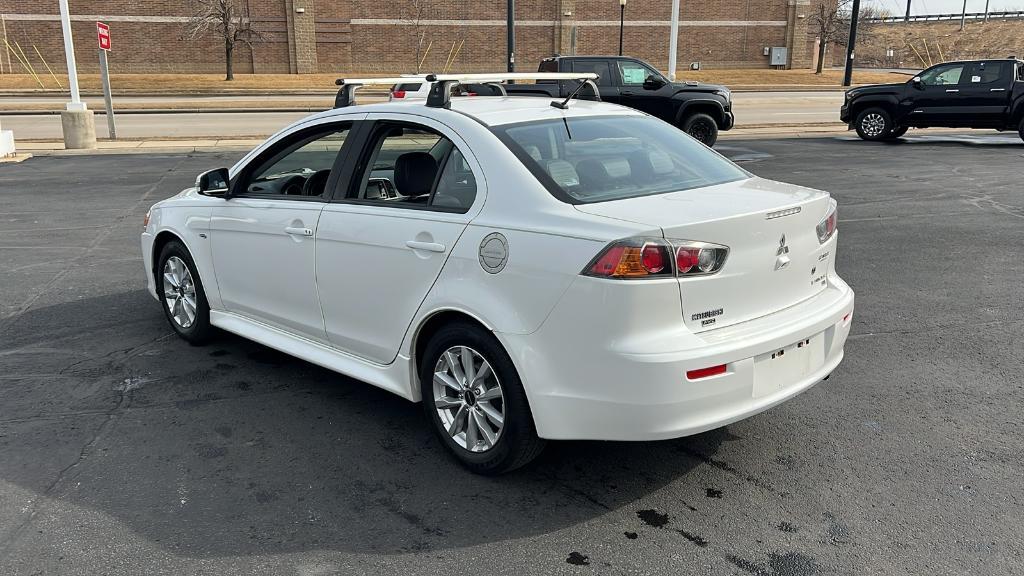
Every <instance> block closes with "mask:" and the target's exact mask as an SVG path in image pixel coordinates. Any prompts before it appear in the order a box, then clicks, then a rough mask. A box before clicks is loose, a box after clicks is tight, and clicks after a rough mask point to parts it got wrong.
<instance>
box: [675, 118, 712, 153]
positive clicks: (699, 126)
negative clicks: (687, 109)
mask: <svg viewBox="0 0 1024 576" xmlns="http://www.w3.org/2000/svg"><path fill="white" fill-rule="evenodd" d="M682 128H683V132H686V133H687V134H689V135H690V136H692V137H693V138H694V139H696V140H698V141H699V142H701V143H702V144H704V145H705V146H708V147H711V146H714V145H715V142H717V141H718V122H715V119H714V118H712V117H711V116H708V115H707V114H694V115H693V116H690V117H689V118H687V119H686V120H684V121H683V126H682Z"/></svg>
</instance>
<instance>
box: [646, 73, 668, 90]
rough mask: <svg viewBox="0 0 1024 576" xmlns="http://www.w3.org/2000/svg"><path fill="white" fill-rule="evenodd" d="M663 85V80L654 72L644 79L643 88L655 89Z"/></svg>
mask: <svg viewBox="0 0 1024 576" xmlns="http://www.w3.org/2000/svg"><path fill="white" fill-rule="evenodd" d="M664 85H665V81H664V80H662V79H661V78H659V77H658V76H655V75H654V74H650V75H648V76H647V78H646V79H644V90H657V89H658V88H661V87H662V86H664Z"/></svg>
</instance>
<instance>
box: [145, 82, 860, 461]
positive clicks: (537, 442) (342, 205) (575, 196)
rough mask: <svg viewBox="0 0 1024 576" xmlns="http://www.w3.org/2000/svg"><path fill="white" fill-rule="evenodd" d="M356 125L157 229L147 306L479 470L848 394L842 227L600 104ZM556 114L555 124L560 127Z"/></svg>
mask: <svg viewBox="0 0 1024 576" xmlns="http://www.w3.org/2000/svg"><path fill="white" fill-rule="evenodd" d="M551 104H552V102H551V101H549V100H548V99H542V98H531V97H520V98H509V97H499V96H496V97H477V98H454V99H450V101H449V99H447V98H446V99H445V101H444V104H443V105H441V106H438V105H429V104H428V105H425V104H423V103H409V104H403V103H383V104H374V105H365V106H346V107H343V108H337V109H334V110H330V111H327V112H324V113H320V114H316V115H313V116H311V117H309V118H306V119H305V120H302V121H300V122H297V123H295V124H293V125H292V126H289V127H288V128H285V129H284V130H282V131H281V132H279V133H277V134H276V135H274V136H272V137H271V138H270V139H269V140H267V141H266V142H265V143H263V144H262V145H260V146H259V147H258V148H256V149H255V150H253V151H252V152H250V153H249V154H247V155H246V156H245V157H244V158H242V159H241V160H240V161H239V162H238V163H237V164H235V166H234V167H232V168H231V169H230V170H227V169H218V170H213V171H210V172H207V173H205V174H203V175H201V176H200V178H199V179H198V180H197V186H196V187H195V188H190V189H187V190H184V191H183V192H181V193H180V194H178V195H177V196H174V197H172V198H169V199H167V200H164V201H161V202H159V203H157V204H155V205H154V206H153V207H152V209H151V210H150V212H149V213H148V215H147V220H146V225H145V231H144V232H143V234H142V253H143V256H144V260H145V267H146V268H145V270H146V275H147V278H148V281H149V283H148V285H149V291H150V292H151V293H152V295H153V296H154V297H155V298H157V299H158V300H159V301H160V302H161V304H162V305H163V308H164V311H165V312H166V315H167V318H168V320H169V321H170V325H171V327H172V328H173V329H174V330H175V331H176V332H177V333H178V334H179V335H180V336H181V337H182V338H184V339H185V340H187V341H189V342H192V343H200V342H204V341H206V340H207V339H209V338H210V337H211V335H212V334H213V332H214V330H213V329H214V327H216V328H220V329H223V330H227V331H229V332H233V333H235V334H238V335H241V336H243V337H245V338H249V339H252V340H255V341H257V342H260V343H262V344H264V345H266V346H269V347H272V348H275V349H277V350H280V351H283V352H286V353H288V354H292V355H294V356H297V357H299V358H302V359H305V360H307V361H309V362H313V363H316V364H319V365H321V366H324V367H327V368H329V369H332V370H335V371H337V372H340V373H343V374H346V375H349V376H351V377H353V378H357V379H359V380H362V381H365V382H367V383H369V384H372V385H375V386H379V387H381V388H384V389H386V390H389V391H391V392H394V393H395V394H398V395H399V396H402V397H403V398H406V399H408V400H411V401H421V400H422V403H423V406H424V410H425V413H426V415H427V418H428V420H429V421H430V425H431V426H432V427H433V428H434V429H435V431H436V432H437V434H438V436H439V437H440V438H441V441H442V442H443V443H444V444H445V445H446V446H447V447H448V449H449V450H450V451H451V452H452V453H453V454H454V455H455V456H456V457H457V458H458V459H459V460H461V461H462V462H463V463H464V464H465V465H466V466H467V467H468V468H470V469H471V470H473V471H475V472H479V473H491V474H494V473H500V472H504V471H508V470H511V469H514V468H516V467H518V466H521V465H523V464H525V463H526V462H528V461H530V460H531V459H532V458H534V457H535V456H536V455H537V454H538V453H539V452H540V450H541V449H542V447H543V445H544V440H545V439H552V440H554V439H600V440H657V439H665V438H675V437H680V436H686V435H690V434H696V433H699V432H702V431H705V430H709V429H713V428H716V427H720V426H723V425H726V424H729V423H731V422H735V421H737V420H740V419H743V418H746V417H749V416H751V415H754V414H757V413H759V412H761V411H763V410H766V409H767V408H769V407H771V406H774V405H776V404H779V403H780V402H783V401H785V400H788V399H790V398H792V397H794V396H796V395H797V394H799V393H800V392H803V391H804V390H807V389H808V388H810V387H811V386H813V385H814V384H816V383H817V382H819V381H821V380H822V379H824V378H827V377H828V376H829V374H830V373H831V372H832V371H833V370H834V369H835V368H836V366H837V365H838V364H839V363H840V361H841V360H842V358H843V346H844V343H845V342H846V338H847V335H848V334H849V330H850V323H851V316H852V313H853V306H854V295H853V291H852V290H851V289H850V287H849V286H848V285H847V284H846V283H845V282H843V280H842V279H841V278H840V277H839V276H838V275H837V274H836V271H835V259H836V258H835V257H836V242H837V236H838V235H837V233H836V203H835V201H834V200H832V199H831V198H830V197H829V195H828V194H827V193H825V192H821V191H818V190H811V189H808V188H803V187H800V186H795V185H790V184H783V183H779V182H773V181H769V180H765V179H762V178H758V177H755V176H753V175H751V174H750V173H748V172H746V171H744V170H743V169H742V168H739V167H738V166H736V165H734V164H733V163H732V162H730V161H729V160H727V159H725V158H723V157H722V156H720V155H719V154H717V153H716V152H714V151H713V150H711V149H709V148H707V147H705V146H704V145H702V144H700V143H698V142H697V141H695V140H693V139H692V138H690V137H689V136H687V135H686V134H684V133H683V132H681V131H679V130H677V129H676V128H674V127H673V126H671V125H669V124H666V123H664V122H662V121H660V120H657V119H655V118H653V117H650V116H647V115H645V114H643V113H641V112H638V111H635V110H632V109H630V108H625V107H621V106H616V105H612V104H606V103H602V102H592V101H573V102H571V103H569V104H568V106H567V107H565V108H562V107H559V106H557V105H556V106H552V105H551ZM555 104H559V103H555Z"/></svg>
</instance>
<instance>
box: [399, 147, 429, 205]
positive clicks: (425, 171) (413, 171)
mask: <svg viewBox="0 0 1024 576" xmlns="http://www.w3.org/2000/svg"><path fill="white" fill-rule="evenodd" d="M435 176H437V162H436V161H434V157H433V156H431V155H430V154H427V153H426V152H406V153H405V154H402V155H401V156H399V157H398V159H396V160H395V187H396V188H398V192H399V193H400V194H402V195H403V196H422V195H423V194H430V189H431V188H432V187H433V186H434V177H435Z"/></svg>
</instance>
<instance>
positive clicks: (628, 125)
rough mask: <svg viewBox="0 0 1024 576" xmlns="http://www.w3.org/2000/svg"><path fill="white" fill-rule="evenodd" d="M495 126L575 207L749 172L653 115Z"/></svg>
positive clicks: (745, 175) (558, 194)
mask: <svg viewBox="0 0 1024 576" xmlns="http://www.w3.org/2000/svg"><path fill="white" fill-rule="evenodd" d="M493 130H494V132H495V134H497V135H498V138H500V139H501V140H502V141H503V142H504V143H505V145H506V146H508V147H509V148H510V149H511V150H512V152H513V153H515V154H516V156H518V157H519V159H520V160H521V161H522V162H523V163H524V164H525V165H526V167H527V168H529V169H530V171H531V172H533V174H534V176H536V177H537V179H538V180H540V182H541V183H542V184H544V186H545V187H546V188H547V189H548V191H550V192H551V193H552V194H553V195H554V196H555V197H556V198H558V199H560V200H562V201H565V202H569V203H572V204H587V203H591V202H604V201H608V200H619V199H622V198H635V197H637V196H649V195H652V194H662V193H665V192H678V191H680V190H690V189H693V188H701V187H704V186H713V185H715V184H722V183H724V182H732V181H735V180H742V179H746V178H749V177H750V175H749V174H748V173H747V172H745V171H744V170H742V169H741V168H739V167H738V166H736V165H735V164H733V163H732V162H730V161H729V160H727V159H725V158H724V157H722V156H720V155H719V154H718V153H717V152H714V151H713V150H711V149H710V148H708V147H706V146H704V145H703V144H701V143H700V142H697V141H696V140H694V139H693V138H690V137H689V136H687V135H686V134H685V133H683V132H682V131H681V130H679V129H677V128H675V127H674V126H672V125H671V124H667V123H665V122H662V121H661V120H657V119H655V118H651V117H649V116H591V117H585V118H567V119H561V120H543V121H538V122H527V123H523V124H511V125H508V126H497V127H495V128H494V129H493Z"/></svg>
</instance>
